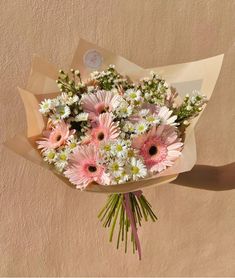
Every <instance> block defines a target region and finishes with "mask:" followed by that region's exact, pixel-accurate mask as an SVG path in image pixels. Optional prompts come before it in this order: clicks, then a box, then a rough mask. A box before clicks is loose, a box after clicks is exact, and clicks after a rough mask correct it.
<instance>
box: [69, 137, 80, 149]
mask: <svg viewBox="0 0 235 278" xmlns="http://www.w3.org/2000/svg"><path fill="white" fill-rule="evenodd" d="M67 146H68V149H69V151H73V150H74V149H75V148H76V147H77V146H78V140H77V138H76V136H74V135H71V136H69V138H68V140H67Z"/></svg>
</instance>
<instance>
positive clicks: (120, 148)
mask: <svg viewBox="0 0 235 278" xmlns="http://www.w3.org/2000/svg"><path fill="white" fill-rule="evenodd" d="M127 150H128V145H127V143H126V141H124V140H117V141H116V142H115V143H114V144H112V145H111V152H112V154H113V155H114V156H117V157H124V156H126V155H127Z"/></svg>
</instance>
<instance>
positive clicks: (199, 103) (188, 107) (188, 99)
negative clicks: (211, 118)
mask: <svg viewBox="0 0 235 278" xmlns="http://www.w3.org/2000/svg"><path fill="white" fill-rule="evenodd" d="M206 102H207V98H206V96H204V95H201V94H200V93H199V92H197V91H194V92H193V94H192V95H188V94H187V95H186V96H185V98H184V100H183V102H182V104H181V105H180V106H179V107H177V108H175V110H174V114H175V115H177V120H176V122H178V123H179V124H183V125H185V126H187V125H189V120H191V119H192V118H195V117H196V116H197V115H198V114H199V113H200V112H201V111H202V108H203V106H204V104H205V103H206Z"/></svg>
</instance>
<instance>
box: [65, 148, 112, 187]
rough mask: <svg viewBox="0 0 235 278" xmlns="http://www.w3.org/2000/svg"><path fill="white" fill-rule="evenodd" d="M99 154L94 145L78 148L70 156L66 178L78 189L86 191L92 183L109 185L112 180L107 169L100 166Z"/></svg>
mask: <svg viewBox="0 0 235 278" xmlns="http://www.w3.org/2000/svg"><path fill="white" fill-rule="evenodd" d="M99 159H100V157H99V153H98V150H97V148H96V147H95V146H94V145H84V146H78V147H77V148H76V150H75V151H74V152H73V153H72V154H71V155H70V156H69V161H68V166H67V169H66V171H65V172H64V174H65V176H66V177H67V178H68V179H69V180H70V182H71V183H73V184H75V185H76V187H77V188H80V189H84V188H85V187H87V185H88V184H89V183H91V182H96V183H98V184H102V185H109V184H110V178H109V176H108V174H107V173H105V167H104V166H103V165H100V164H99Z"/></svg>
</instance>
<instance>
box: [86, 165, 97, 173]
mask: <svg viewBox="0 0 235 278" xmlns="http://www.w3.org/2000/svg"><path fill="white" fill-rule="evenodd" d="M88 171H89V172H91V173H94V172H96V171H97V167H96V166H94V165H90V166H89V167H88Z"/></svg>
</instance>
